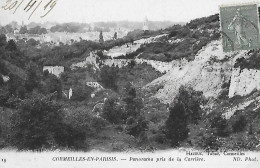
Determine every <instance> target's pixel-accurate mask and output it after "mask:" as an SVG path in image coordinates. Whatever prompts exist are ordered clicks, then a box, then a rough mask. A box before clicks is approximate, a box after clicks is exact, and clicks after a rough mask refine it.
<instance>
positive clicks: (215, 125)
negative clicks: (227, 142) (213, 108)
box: [210, 114, 230, 137]
mask: <svg viewBox="0 0 260 168" xmlns="http://www.w3.org/2000/svg"><path fill="white" fill-rule="evenodd" d="M210 122H211V124H210V128H211V129H213V132H214V135H216V136H220V137H226V136H228V135H229V133H230V132H229V130H228V122H227V120H226V119H225V118H223V117H222V116H221V114H217V115H216V116H215V117H213V118H212V119H211V121H210Z"/></svg>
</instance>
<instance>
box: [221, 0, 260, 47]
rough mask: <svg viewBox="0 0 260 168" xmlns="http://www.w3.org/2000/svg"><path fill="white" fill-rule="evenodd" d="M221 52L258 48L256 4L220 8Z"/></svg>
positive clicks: (259, 40) (259, 44) (259, 45)
mask: <svg viewBox="0 0 260 168" xmlns="http://www.w3.org/2000/svg"><path fill="white" fill-rule="evenodd" d="M220 25H221V34H222V45H223V51H224V52H229V51H236V50H251V49H259V48H260V39H259V16H258V6H257V4H245V5H233V6H220Z"/></svg>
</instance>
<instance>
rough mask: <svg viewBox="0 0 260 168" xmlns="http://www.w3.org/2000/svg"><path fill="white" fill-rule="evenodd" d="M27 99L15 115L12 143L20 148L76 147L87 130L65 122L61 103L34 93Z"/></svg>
mask: <svg viewBox="0 0 260 168" xmlns="http://www.w3.org/2000/svg"><path fill="white" fill-rule="evenodd" d="M32 97H33V98H29V99H25V100H24V101H22V102H21V103H20V105H19V107H18V109H19V110H18V112H17V113H15V114H14V115H13V116H12V119H11V123H12V126H11V128H12V132H11V143H12V144H13V145H14V146H16V147H17V148H18V149H19V150H27V149H29V150H38V149H41V148H47V149H49V148H51V147H53V146H56V145H59V146H68V147H74V145H75V142H76V141H83V140H84V136H85V135H84V133H82V132H81V131H79V130H76V129H74V128H73V127H72V126H71V125H68V124H66V123H65V122H64V114H63V112H62V111H61V106H60V105H59V104H57V103H55V102H53V101H50V98H48V97H43V96H41V95H33V96H32Z"/></svg>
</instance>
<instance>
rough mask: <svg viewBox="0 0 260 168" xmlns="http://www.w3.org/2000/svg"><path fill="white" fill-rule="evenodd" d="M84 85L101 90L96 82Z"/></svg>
mask: <svg viewBox="0 0 260 168" xmlns="http://www.w3.org/2000/svg"><path fill="white" fill-rule="evenodd" d="M86 85H87V86H89V87H92V88H95V89H103V87H102V86H101V85H100V84H99V83H98V82H86Z"/></svg>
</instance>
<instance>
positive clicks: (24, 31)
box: [19, 26, 28, 34]
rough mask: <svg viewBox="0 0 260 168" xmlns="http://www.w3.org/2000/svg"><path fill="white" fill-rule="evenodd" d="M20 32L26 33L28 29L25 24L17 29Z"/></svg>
mask: <svg viewBox="0 0 260 168" xmlns="http://www.w3.org/2000/svg"><path fill="white" fill-rule="evenodd" d="M19 33H20V34H26V33H28V29H27V27H26V26H22V27H21V28H20V31H19Z"/></svg>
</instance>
